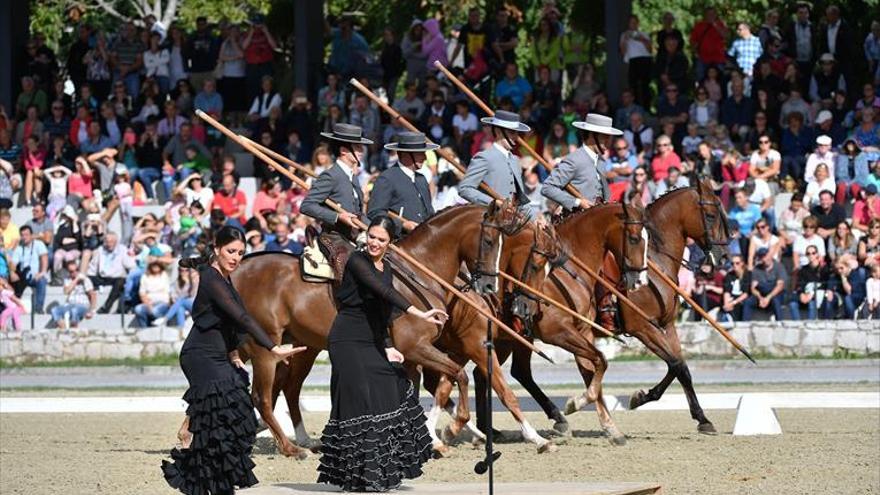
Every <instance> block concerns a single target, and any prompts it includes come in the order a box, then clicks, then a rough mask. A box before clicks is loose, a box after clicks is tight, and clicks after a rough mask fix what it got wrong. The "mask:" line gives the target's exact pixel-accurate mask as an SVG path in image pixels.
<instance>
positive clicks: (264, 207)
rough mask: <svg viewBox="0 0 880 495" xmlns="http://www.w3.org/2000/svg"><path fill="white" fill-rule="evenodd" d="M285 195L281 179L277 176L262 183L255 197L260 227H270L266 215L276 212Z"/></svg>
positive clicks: (255, 214)
mask: <svg viewBox="0 0 880 495" xmlns="http://www.w3.org/2000/svg"><path fill="white" fill-rule="evenodd" d="M282 201H284V195H283V194H282V190H281V181H279V180H278V179H277V178H273V179H269V180H265V181H263V182H262V183H261V184H260V190H259V191H258V192H257V196H256V198H255V199H254V206H253V210H254V218H256V219H257V220H259V222H260V227H261V228H262V229H263V230H266V229H267V228H268V224H267V222H266V216H267V215H268V214H270V213H276V212H277V211H278V208H279V206H280V205H281V203H282Z"/></svg>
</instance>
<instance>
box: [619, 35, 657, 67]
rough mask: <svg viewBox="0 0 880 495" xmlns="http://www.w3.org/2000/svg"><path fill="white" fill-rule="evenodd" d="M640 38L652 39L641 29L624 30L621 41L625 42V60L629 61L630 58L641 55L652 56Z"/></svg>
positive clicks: (625, 61)
mask: <svg viewBox="0 0 880 495" xmlns="http://www.w3.org/2000/svg"><path fill="white" fill-rule="evenodd" d="M639 38H647V39H649V40H650V39H651V38H649V37H648V35H646V34H645V33H643V32H641V31H624V32H623V33H621V35H620V41H622V42H623V43H624V52H623V62H624V63H629V61H630V60H632V59H634V58H639V57H648V58H650V57H651V52H649V51H648V49H647V48H646V47H645V45H644V43H642V42H641V41H639V40H638V39H639Z"/></svg>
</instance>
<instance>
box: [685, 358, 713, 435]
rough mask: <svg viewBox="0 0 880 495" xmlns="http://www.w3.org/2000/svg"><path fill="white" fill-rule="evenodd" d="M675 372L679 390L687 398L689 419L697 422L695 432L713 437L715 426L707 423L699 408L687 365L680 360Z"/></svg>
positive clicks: (709, 422) (707, 420)
mask: <svg viewBox="0 0 880 495" xmlns="http://www.w3.org/2000/svg"><path fill="white" fill-rule="evenodd" d="M675 370H676V371H677V373H676V377H677V378H678V382H679V383H681V388H682V389H684V395H685V397H687V401H688V407H689V408H690V410H691V417H692V418H694V419H695V420H696V421H697V431H699V432H700V433H704V434H706V435H714V434H716V433H718V431H717V430H715V425H713V424H712V422H711V421H709V419H708V418H707V417H706V415H705V414H704V413H703V408H702V407H700V402H699V401H698V400H697V392H696V391H695V390H694V383H693V380H691V371H690V369H689V368H688V365H687V363H686V362H685V361H684V360H683V359H682V360H681V361H679V362H678V364H677V365H676V367H675Z"/></svg>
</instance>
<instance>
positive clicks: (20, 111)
mask: <svg viewBox="0 0 880 495" xmlns="http://www.w3.org/2000/svg"><path fill="white" fill-rule="evenodd" d="M30 106H34V107H36V109H37V117H41V116H43V115H46V110H48V108H49V98H48V97H47V96H46V92H45V91H43V90H42V89H40V88H39V87H37V85H36V83H35V82H34V78H32V77H30V76H24V77H22V78H21V93H19V94H18V98H16V100H15V118H16V120H22V119H24V118H25V116H26V115H27V109H28V107H30Z"/></svg>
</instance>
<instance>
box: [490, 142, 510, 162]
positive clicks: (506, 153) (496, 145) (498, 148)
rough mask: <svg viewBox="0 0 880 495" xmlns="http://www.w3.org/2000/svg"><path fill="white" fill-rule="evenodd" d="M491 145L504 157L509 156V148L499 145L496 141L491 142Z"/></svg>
mask: <svg viewBox="0 0 880 495" xmlns="http://www.w3.org/2000/svg"><path fill="white" fill-rule="evenodd" d="M492 146H494V147H495V148H496V149H497V150H498V151H500V152H501V154H502V155H504V158H510V150H509V149H507V148H505V147H504V146H501V145H500V144H498V143H497V142H495V143H492Z"/></svg>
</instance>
